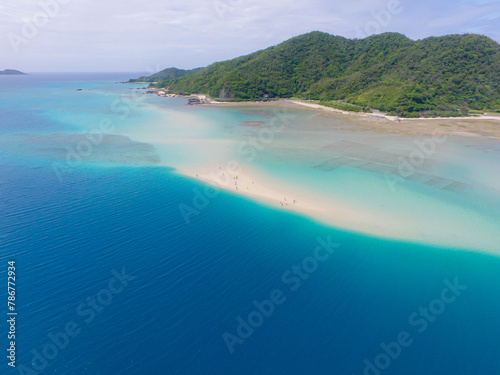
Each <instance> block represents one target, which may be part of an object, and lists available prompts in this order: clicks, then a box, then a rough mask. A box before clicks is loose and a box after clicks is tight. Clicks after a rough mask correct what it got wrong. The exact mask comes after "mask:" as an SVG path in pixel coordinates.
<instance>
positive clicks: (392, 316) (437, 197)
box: [0, 74, 500, 375]
mask: <svg viewBox="0 0 500 375" xmlns="http://www.w3.org/2000/svg"><path fill="white" fill-rule="evenodd" d="M130 76H134V75H133V74H131V75H130ZM29 77H30V78H29V79H28V81H27V80H26V79H25V80H24V81H22V82H21V83H19V82H16V81H12V80H11V81H10V83H9V86H8V89H7V88H6V82H5V81H4V82H0V85H2V86H0V112H1V113H2V124H1V125H0V126H1V130H0V131H1V133H0V143H1V148H0V209H1V212H2V215H1V216H0V259H1V261H2V262H4V264H6V262H7V261H8V260H11V259H15V260H16V262H17V268H18V280H17V282H18V287H17V288H18V289H17V292H18V293H17V296H18V311H19V323H18V331H19V336H18V338H17V353H18V358H17V360H18V366H20V365H24V366H26V368H33V365H35V366H36V365H38V366H40V368H41V367H43V369H42V370H40V371H37V372H39V373H41V374H61V373H68V374H88V373H92V374H153V373H155V374H156V373H172V374H214V375H215V374H363V373H364V372H365V369H366V368H367V366H368V365H367V363H368V362H369V363H371V364H375V363H377V364H378V365H383V367H384V369H383V370H382V369H381V370H380V371H381V373H383V374H418V375H420V374H422V375H424V374H425V375H428V374H446V375H447V374H450V375H452V374H453V375H460V374H464V375H469V374H487V375H490V374H491V375H493V374H498V372H499V371H500V355H499V350H498V337H499V335H500V323H499V320H498V316H499V315H500V299H499V298H498V293H499V289H500V276H499V275H500V272H499V271H500V260H499V258H498V256H493V255H489V254H484V253H479V252H477V251H455V250H454V248H453V247H445V246H441V247H436V246H434V247H431V246H423V245H418V244H411V243H408V242H405V241H391V240H383V239H377V238H373V237H370V236H364V235H360V234H356V233H352V232H349V231H344V230H339V229H334V228H331V227H328V226H325V225H321V224H318V223H317V222H315V221H313V220H309V219H306V218H303V217H300V216H296V215H291V214H288V213H285V212H281V211H277V210H274V209H271V208H269V207H265V206H263V205H260V204H258V203H255V202H252V201H250V200H247V199H244V198H241V197H239V196H236V195H234V194H229V193H226V192H220V193H219V194H218V195H217V196H216V197H214V198H212V199H210V200H209V202H208V204H207V205H205V206H204V207H203V208H200V209H199V210H198V211H199V213H198V214H197V215H196V216H195V217H194V218H193V221H192V223H191V224H190V225H186V223H185V222H184V220H183V218H182V216H181V214H180V212H179V205H180V204H192V202H193V198H194V197H195V195H196V191H204V190H205V186H204V185H202V184H200V183H198V182H197V181H193V180H192V179H188V178H185V177H182V176H180V175H178V174H177V173H175V170H173V169H172V168H168V167H165V165H167V166H168V165H170V166H171V167H176V166H177V165H182V164H183V163H185V164H189V163H194V162H196V158H198V157H199V156H200V155H201V156H203V157H204V158H211V159H210V160H213V161H214V162H215V163H217V162H218V161H220V160H225V158H227V157H229V158H238V159H237V160H241V161H242V162H243V161H244V162H246V163H248V164H249V165H253V166H254V167H258V168H259V169H260V170H262V171H263V173H268V174H269V175H271V176H274V178H277V179H280V178H282V179H287V180H289V181H291V182H290V183H294V184H297V185H298V186H299V187H300V186H302V187H303V188H304V189H310V188H311V185H313V186H312V187H313V188H314V189H316V191H317V192H318V194H325V196H328V194H333V193H335V195H336V194H341V198H342V199H345V200H349V199H352V200H356V202H359V204H360V205H361V206H362V207H364V206H365V205H366V204H370V203H371V202H372V201H377V202H378V201H379V200H380V201H382V200H383V201H384V202H387V203H385V204H389V205H390V204H393V205H394V208H393V209H394V210H397V212H398V213H399V212H401V211H402V210H403V209H402V208H400V207H399V206H397V205H396V203H398V204H399V203H400V202H406V200H408V201H407V202H406V203H405V204H408V206H407V207H412V208H413V209H414V211H408V214H409V217H410V218H411V217H413V218H414V215H415V212H416V211H415V210H417V209H421V210H422V211H423V212H425V211H427V210H428V209H430V208H432V209H433V211H432V212H433V215H437V218H436V220H437V221H439V220H441V219H442V218H445V219H446V220H452V219H454V220H455V219H456V220H459V219H460V218H461V217H466V218H470V217H471V216H474V215H478V217H479V219H478V220H479V222H478V223H479V224H480V225H483V224H484V222H483V220H484V221H486V219H485V217H488V218H489V223H490V225H491V226H493V227H494V226H496V225H498V217H497V215H498V213H497V212H495V208H496V207H497V206H495V205H496V204H498V194H496V190H495V189H494V188H495V184H496V181H497V177H498V174H496V175H494V174H492V172H494V171H495V158H496V155H497V154H496V150H498V148H497V147H498V145H497V144H496V143H495V142H493V141H491V142H490V141H487V145H488V147H484V145H485V144H484V143H482V141H480V140H475V139H468V138H467V139H464V138H450V140H449V141H448V142H446V143H445V144H443V146H444V147H443V148H442V149H440V151H439V152H437V153H436V156H435V157H434V158H433V159H432V160H430V161H429V164H428V165H427V164H426V165H425V171H424V172H425V173H424V172H422V174H427V175H429V174H430V175H431V176H432V178H435V179H438V178H440V179H442V180H439V181H443V180H446V181H448V180H453V181H456V182H460V183H463V184H466V185H472V188H469V189H461V188H460V189H459V188H458V187H456V188H445V187H446V186H448V185H446V184H445V182H442V183H441V184H440V185H439V184H438V183H436V185H439V187H435V188H434V187H431V186H430V185H429V180H425V179H418V178H413V179H408V180H405V181H404V182H401V183H400V184H398V186H397V189H396V192H395V193H394V192H391V190H390V189H389V188H388V186H387V183H386V181H385V179H384V178H383V177H381V176H380V174H381V173H382V172H384V171H386V169H385V165H391V163H390V159H391V156H390V155H393V154H398V153H399V154H403V155H404V154H405V153H406V152H407V151H409V150H411V149H412V147H413V146H412V142H411V140H407V141H401V142H399V141H398V138H397V137H395V136H392V135H379V134H371V133H370V132H361V131H357V130H356V129H353V128H352V127H351V125H350V124H346V123H343V122H342V121H340V120H331V121H332V122H333V123H334V125H332V126H338V127H339V128H340V129H338V130H339V133H338V134H337V136H336V138H335V139H334V140H331V139H325V137H324V134H326V133H322V132H321V129H322V128H321V126H322V125H321V124H319V125H318V124H317V123H315V120H314V118H311V116H312V114H311V112H307V111H306V112H304V111H299V110H297V111H296V112H294V113H296V114H297V117H296V118H295V119H294V120H293V121H296V122H292V124H290V127H292V128H294V129H296V130H294V131H293V132H290V133H287V132H284V131H283V132H280V133H276V134H275V138H274V141H273V142H269V143H267V144H266V147H265V148H263V149H262V150H259V153H258V157H257V158H256V159H255V160H253V161H249V160H245V158H244V157H242V156H241V155H240V154H239V153H238V147H239V146H240V143H241V142H242V141H243V142H244V141H248V140H249V139H248V136H252V135H253V136H256V132H258V131H259V129H258V128H259V127H255V128H254V127H251V126H241V123H242V122H243V121H264V124H262V125H261V126H266V125H265V124H266V123H267V124H268V126H269V125H270V121H272V118H273V116H276V115H275V114H273V112H272V110H271V109H268V108H264V109H262V108H255V109H251V110H249V109H237V108H226V109H219V108H200V107H196V108H193V107H187V106H185V105H184V103H183V101H182V100H172V101H167V100H165V99H162V98H157V97H150V96H148V97H145V98H144V99H143V100H141V101H139V102H138V103H135V106H134V107H133V109H131V114H130V117H125V118H123V117H122V116H123V113H124V112H123V110H122V111H117V112H113V110H112V109H111V105H113V102H114V101H115V100H116V99H123V98H130V93H129V91H131V90H129V88H130V87H129V86H128V85H126V86H124V85H115V84H114V83H113V82H115V81H123V80H125V79H127V78H128V77H125V76H123V77H121V76H105V77H102V76H101V77H89V76H86V77H83V78H84V79H83V80H82V77H69V78H68V76H62V77H54V76H52V77H47V76H44V77H35V76H33V77H31V76H29ZM30 80H32V81H30ZM89 80H90V81H89ZM77 88H84V89H85V88H92V90H95V91H96V92H97V93H96V94H95V96H94V94H92V93H91V92H85V91H84V92H76V91H74V90H76V89H77ZM78 93H84V95H85V96H86V98H87V99H85V100H81V99H82V98H81V97H80V96H78V95H77V94H78ZM16 98H17V99H16ZM61 98H62V99H61ZM59 100H62V102H60V101H59ZM57 103H63V104H64V105H59V104H57ZM153 108H154V110H153ZM4 114H5V116H4ZM73 115H74V116H73ZM4 119H6V120H4ZM179 119H185V120H186V119H187V120H188V121H187V122H185V123H182V124H179V123H178V122H175V121H173V120H179ZM102 120H109V121H111V124H112V125H114V129H113V131H112V132H110V133H109V138H104V137H103V141H102V142H100V143H99V142H98V144H97V145H95V146H94V147H93V149H92V152H91V153H90V154H89V155H88V156H81V160H73V161H72V162H69V164H68V161H67V160H66V156H67V153H68V150H67V148H70V149H73V150H76V149H77V147H78V144H79V143H80V142H81V141H82V140H83V138H82V137H85V135H84V132H85V131H87V130H86V129H89V128H90V129H93V128H94V127H95V126H97V127H98V126H99V124H100V122H101V121H102ZM322 121H323V122H324V120H322ZM301 123H302V124H304V123H307V124H310V129H309V130H308V132H307V136H305V135H300V134H299V131H298V128H299V127H300V126H301V125H300V124H301ZM105 124H108V125H109V123H108V122H106V123H105ZM323 126H324V125H323ZM327 126H328V124H327ZM108 128H109V127H108ZM159 128H161V129H163V130H162V131H164V132H165V133H163V134H162V137H163V138H164V139H167V140H168V139H170V140H171V139H174V138H175V139H176V140H178V141H179V140H182V139H184V140H186V139H187V140H190V141H191V143H189V142H187V143H185V142H184V143H183V142H181V141H179V142H177V146H176V148H174V149H172V148H170V147H171V145H169V146H168V147H167V146H164V145H163V144H164V139H157V142H146V141H147V140H148V139H151V138H153V137H152V135H154V132H153V131H156V129H159ZM172 134H173V135H172ZM257 135H258V133H257ZM127 137H128V138H127ZM204 137H207V138H208V139H211V140H215V141H220V140H221V139H222V140H224V141H225V143H223V144H224V147H220V144H221V143H217V142H213V144H218V145H219V146H218V147H216V146H213V144H212V143H211V144H209V147H208V150H209V151H207V149H205V145H204V144H203V143H196V142H193V141H194V140H199V139H203V138H204ZM281 137H283V138H281ZM158 138H159V137H158ZM87 139H88V138H87ZM104 139H107V140H106V141H104ZM318 140H321V146H320V147H318V149H319V151H318V152H317V153H316V150H314V151H315V152H314V153H310V150H311V149H312V148H313V147H314V146H315V143H316V142H317V141H318ZM333 141H335V142H336V143H335V144H337V143H340V144H341V145H343V146H342V147H340V146H338V147H337V146H332V147H327V148H324V147H323V146H325V145H326V146H328V145H329V144H331V143H332V142H333ZM346 142H348V143H346ZM349 142H350V143H349ZM353 144H354V145H353ZM374 144H376V147H375V145H374ZM357 145H365V146H367V145H370V146H371V148H361V147H358V146H357ZM396 146H397V147H396ZM322 147H323V148H322ZM211 151H213V152H214V153H213V154H212V153H211ZM184 155H189V158H187V159H184ZM355 158H358V159H361V161H355V160H353V159H355ZM330 159H334V160H333V161H332V162H329V163H323V164H321V163H322V162H324V161H325V160H326V161H328V160H330ZM337 159H338V161H337ZM345 160H350V161H351V162H350V163H347V164H346V163H345ZM204 161H205V162H206V160H204ZM54 162H57V163H60V164H61V165H62V166H63V167H66V169H61V172H60V173H61V175H60V176H59V177H61V178H58V176H57V174H56V173H55V171H54ZM356 163H359V164H356ZM475 163H477V164H478V165H476V164H475ZM389 170H390V168H389ZM382 175H383V174H382ZM469 175H470V177H469ZM313 182H314V183H313ZM478 192H481V194H477V193H478ZM413 199H418V200H417V201H413ZM372 204H373V205H375V204H376V203H372ZM434 205H436V207H434ZM457 207H462V209H463V210H464V214H462V216H457V217H456V218H453V217H452V216H455V213H454V211H453V210H454V209H457ZM448 209H449V210H448ZM441 211H444V212H441ZM452 212H453V213H452ZM457 215H458V214H457ZM422 220H427V219H426V218H425V217H422ZM443 220H444V219H443ZM468 224H469V225H470V224H471V223H468ZM497 228H498V226H497ZM481 230H484V232H481V233H475V232H474V233H471V234H470V235H471V238H474V237H475V236H480V235H481V236H484V235H487V234H488V233H489V231H490V230H491V228H488V227H485V228H483V229H481ZM457 234H458V233H457ZM318 238H320V239H321V240H322V241H327V240H328V238H329V239H330V241H331V242H333V243H336V244H338V247H335V248H334V250H333V253H332V254H331V255H330V256H329V257H328V258H327V259H325V260H323V261H318V265H317V269H314V268H316V267H313V268H310V267H311V264H310V257H313V256H314V250H315V248H316V247H317V246H318V243H319V242H318ZM471 247H472V248H474V241H472V242H471ZM476 250H479V249H476ZM308 259H309V260H308ZM308 262H309V263H308ZM294 265H302V267H303V268H304V269H308V270H310V271H311V272H309V271H307V278H304V279H303V280H300V286H299V287H298V288H297V289H294V290H292V289H293V287H294V286H295V285H297V284H296V283H297V281H296V280H295V281H294V282H290V281H291V279H290V278H287V277H286V276H285V275H289V273H288V274H287V271H290V270H292V267H293V266H294ZM313 265H314V264H313ZM123 268H125V272H126V273H127V274H129V275H131V277H134V278H133V279H132V280H129V281H128V283H127V285H126V286H125V287H124V288H123V290H122V291H120V292H118V293H115V294H113V295H112V300H111V301H107V300H102V299H101V301H105V302H106V303H107V304H103V303H100V304H99V305H98V307H100V308H101V309H100V310H99V311H97V310H96V309H94V308H92V309H91V308H90V307H89V305H88V300H87V298H92V297H96V296H97V295H98V294H99V293H100V292H101V291H102V290H104V289H107V288H108V287H109V280H110V279H111V278H112V277H114V274H113V270H116V271H118V272H120V273H121V272H122V270H123ZM5 272H6V267H1V268H0V278H1V277H5V276H6V274H5ZM284 277H285V279H283V278H284ZM455 279H456V281H457V283H458V284H459V285H463V288H462V289H460V290H457V295H455V297H456V298H455V299H453V298H452V301H451V300H450V297H452V295H450V294H449V293H447V294H446V293H445V294H444V295H445V296H446V300H447V301H448V302H443V297H442V295H443V294H442V293H443V290H444V289H445V288H449V286H448V285H449V283H452V284H453V283H454V282H455ZM284 280H285V281H284ZM277 289H278V290H280V291H281V292H282V293H283V296H284V297H285V301H284V302H283V303H282V304H280V305H279V306H278V305H277V306H275V310H274V311H273V313H272V314H270V316H269V317H265V319H264V317H263V319H262V320H263V321H262V324H261V325H259V326H258V327H255V328H254V329H253V332H252V333H251V334H250V335H249V337H247V338H245V339H242V340H243V342H241V343H239V344H237V345H235V346H234V347H233V349H234V352H233V353H232V354H231V353H230V351H229V350H228V346H227V345H226V343H225V342H224V338H223V335H224V333H226V332H227V333H230V334H233V335H236V334H237V328H238V322H237V319H238V317H242V319H245V320H248V317H249V315H250V314H251V313H252V312H253V311H255V310H256V307H255V305H254V301H258V302H262V301H264V300H266V299H269V298H270V296H271V293H272V292H273V291H274V290H277ZM102 296H103V294H102V293H101V297H102ZM0 298H1V299H2V300H4V301H5V299H4V298H6V293H5V291H2V292H1V294H0ZM436 301H437V302H436ZM439 301H441V302H439ZM82 303H83V304H84V305H83V306H84V309H83V310H82V309H81V308H80V309H79V307H81V306H82ZM421 307H422V308H426V309H430V310H429V311H431V312H430V314H431V315H430V319H427V318H423V317H422V315H419V320H418V322H417V320H415V316H414V314H415V313H417V314H418V313H419V309H420V308H421ZM89 309H91V310H94V312H95V316H94V317H93V319H91V320H90V317H91V315H90V314H89V313H88V310H89ZM254 315H255V314H254ZM412 316H413V317H414V319H411V317H412ZM422 319H423V320H422ZM86 320H90V321H89V322H87V321H86ZM431 320H432V321H431ZM68 322H74V323H75V324H76V325H77V327H78V328H79V329H80V330H81V331H80V333H79V334H78V335H76V336H75V337H72V338H71V340H70V341H69V343H68V344H67V346H66V347H64V349H59V350H58V351H57V355H56V356H55V357H54V358H52V359H47V358H46V357H44V358H45V361H46V364H45V365H44V364H43V362H40V357H36V353H40V354H41V355H46V354H51V353H50V350H48V349H47V347H49V346H50V345H51V340H50V338H49V336H48V335H49V334H50V333H52V334H57V333H59V332H61V331H63V330H64V329H65V325H66V324H67V323H68ZM423 322H427V323H426V324H425V329H423V328H424V323H423ZM404 332H407V334H408V336H409V338H410V339H411V340H412V341H411V344H410V345H408V346H405V347H404V348H402V349H401V352H400V353H398V355H397V356H394V358H389V357H388V356H387V358H389V362H388V363H385V362H384V359H385V357H384V350H383V349H382V347H381V344H386V345H389V344H390V343H391V342H393V341H396V340H397V338H398V336H400V335H401V334H402V333H404ZM6 341H7V340H5V339H4V340H2V342H3V343H4V344H5V345H6V344H7V343H6ZM392 347H394V346H392ZM44 353H45V354H44ZM365 360H366V361H368V362H365ZM33 361H34V362H33ZM385 365H387V367H385ZM18 370H19V367H18ZM369 373H370V372H369Z"/></svg>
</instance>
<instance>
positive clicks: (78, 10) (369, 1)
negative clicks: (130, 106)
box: [0, 0, 500, 71]
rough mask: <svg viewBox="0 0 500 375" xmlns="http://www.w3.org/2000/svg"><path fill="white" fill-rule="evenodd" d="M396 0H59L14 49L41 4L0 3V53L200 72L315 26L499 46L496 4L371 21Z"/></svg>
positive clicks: (28, 64) (417, 5) (432, 8)
mask: <svg viewBox="0 0 500 375" xmlns="http://www.w3.org/2000/svg"><path fill="white" fill-rule="evenodd" d="M42 1H44V2H49V1H61V2H62V1H63V0H42ZM394 1H397V0H350V1H349V2H345V1H340V0H333V1H328V0H296V1H290V0H286V1H285V0H274V1H268V0H266V1H264V0H253V1H249V0H192V1H187V2H186V1H178V0H167V1H165V0H161V1H160V0H149V1H147V2H145V1H139V0H122V1H120V2H119V3H116V2H113V3H112V2H108V1H102V0H100V1H97V0H65V4H61V5H60V10H59V12H57V15H55V16H54V17H51V18H50V19H49V22H48V23H47V25H44V26H42V27H39V31H38V33H37V34H36V36H35V37H33V38H29V41H28V43H26V44H22V45H20V46H19V47H20V48H19V49H20V52H18V53H16V52H14V50H13V48H12V46H11V45H10V43H9V39H8V37H7V36H8V34H9V33H16V34H18V35H21V36H22V27H23V25H24V21H23V19H26V18H27V19H32V18H33V15H34V14H35V13H36V12H39V11H40V10H41V8H40V5H39V0H16V2H11V3H10V4H9V5H7V4H5V3H4V4H2V5H0V49H1V50H2V57H3V59H2V61H3V64H4V65H5V67H13V68H19V69H24V70H27V71H43V70H60V71H75V70H88V69H92V70H101V71H103V70H120V71H125V70H136V71H139V70H146V66H148V65H149V66H156V65H159V66H161V67H167V66H179V67H185V68H190V67H196V66H203V65H207V64H209V63H211V62H213V61H216V60H223V59H228V58H232V57H235V56H238V55H241V54H246V53H250V52H253V51H255V50H257V49H262V48H265V47H268V46H270V45H274V44H278V43H280V42H282V41H283V40H286V39H288V38H290V37H292V36H296V35H299V34H302V33H306V32H309V31H312V30H321V31H326V32H329V33H332V34H336V35H343V36H346V37H355V36H356V35H357V33H359V30H363V31H364V30H365V29H366V30H368V31H370V30H372V31H380V32H385V31H398V32H402V33H404V34H406V35H408V36H409V37H411V38H422V37H426V36H430V35H442V34H450V33H461V32H480V33H482V34H486V35H489V36H491V37H493V38H494V39H496V40H500V26H498V25H499V24H500V23H499V22H498V14H500V4H499V2H497V1H495V2H488V1H484V0H482V1H481V0H478V1H471V0H465V1H452V0H422V1H419V2H410V1H409V0H401V8H402V10H403V11H402V12H401V13H399V14H393V15H391V17H390V21H389V22H386V23H384V22H380V21H377V14H378V15H380V16H381V17H382V18H381V19H382V20H383V15H384V14H387V8H388V5H389V4H390V3H391V2H394ZM374 22H375V23H376V22H378V23H379V27H373V25H374ZM381 23H382V24H381ZM0 68H1V67H0Z"/></svg>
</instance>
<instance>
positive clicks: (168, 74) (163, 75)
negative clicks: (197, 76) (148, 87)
mask: <svg viewBox="0 0 500 375" xmlns="http://www.w3.org/2000/svg"><path fill="white" fill-rule="evenodd" d="M201 69H202V68H196V69H192V70H184V69H177V68H167V69H164V70H162V71H161V72H158V73H155V74H153V75H150V76H142V77H139V78H136V79H130V80H129V82H130V83H133V82H164V81H171V80H173V79H176V78H180V77H184V76H185V75H188V74H193V73H196V72H197V71H199V70H201Z"/></svg>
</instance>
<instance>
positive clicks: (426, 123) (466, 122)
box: [203, 96, 500, 139]
mask: <svg viewBox="0 0 500 375" xmlns="http://www.w3.org/2000/svg"><path fill="white" fill-rule="evenodd" d="M203 97H204V96H203ZM205 105H206V106H214V107H217V106H220V107H242V108H245V107H255V106H263V107H271V108H272V107H276V108H283V107H287V108H302V109H304V110H310V111H312V112H314V113H317V114H320V115H322V116H331V117H334V118H342V119H343V120H345V121H346V122H348V123H349V124H351V125H353V126H355V127H358V128H360V129H367V130H368V129H369V130H375V131H380V132H389V133H395V134H406V135H417V136H429V135H433V134H435V133H439V134H441V135H453V136H464V137H488V138H495V139H500V115H499V116H495V115H478V116H469V117H446V118H444V117H436V118H398V117H395V116H389V115H386V114H383V113H359V112H348V111H342V110H339V109H335V108H331V107H326V106H323V105H320V104H316V103H309V102H305V101H300V100H279V101H269V102H219V101H214V100H208V101H207V104H205Z"/></svg>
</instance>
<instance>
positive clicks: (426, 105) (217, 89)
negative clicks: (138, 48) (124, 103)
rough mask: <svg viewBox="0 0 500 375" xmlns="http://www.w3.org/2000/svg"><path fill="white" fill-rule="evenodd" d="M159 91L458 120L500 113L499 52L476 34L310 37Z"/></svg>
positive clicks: (167, 82)
mask: <svg viewBox="0 0 500 375" xmlns="http://www.w3.org/2000/svg"><path fill="white" fill-rule="evenodd" d="M152 77H153V76H152ZM158 86H159V87H169V88H170V89H171V90H172V91H174V92H199V93H204V94H208V95H210V96H212V97H214V98H218V97H220V96H221V92H223V93H225V95H226V96H225V97H226V98H228V97H231V98H234V99H235V100H255V99H261V98H262V97H263V95H264V94H269V95H270V97H271V98H290V97H308V98H309V97H310V98H312V99H317V100H324V101H326V102H328V103H330V105H335V106H337V107H338V106H340V104H341V103H339V101H341V102H343V103H350V104H354V105H355V106H358V107H357V108H358V109H355V110H359V108H364V107H370V108H376V109H380V110H383V111H387V112H391V113H393V114H397V115H399V116H406V117H415V116H419V115H420V116H435V115H455V116H457V115H460V114H462V115H463V114H467V113H468V111H469V109H474V110H493V109H498V108H500V45H499V44H498V43H496V42H495V41H493V40H492V39H490V38H488V37H485V36H481V35H475V34H465V35H448V36H442V37H431V38H426V39H423V40H417V41H413V40H411V39H408V38H407V37H405V36H404V35H401V34H397V33H385V34H381V35H374V36H371V37H368V38H365V39H354V40H350V39H346V38H343V37H340V36H333V35H330V34H326V33H321V32H312V33H309V34H305V35H301V36H298V37H295V38H292V39H290V40H288V41H286V42H283V43H281V44H279V45H277V46H274V47H270V48H267V49H265V50H262V51H258V52H255V53H253V54H250V55H247V56H241V57H238V58H236V59H233V60H229V61H225V62H218V63H215V64H212V65H210V66H208V67H207V68H204V69H201V70H195V71H188V73H187V74H185V75H183V76H181V77H172V76H167V77H166V78H165V79H162V80H161V82H159V83H158ZM346 108H351V109H352V108H354V107H346Z"/></svg>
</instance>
